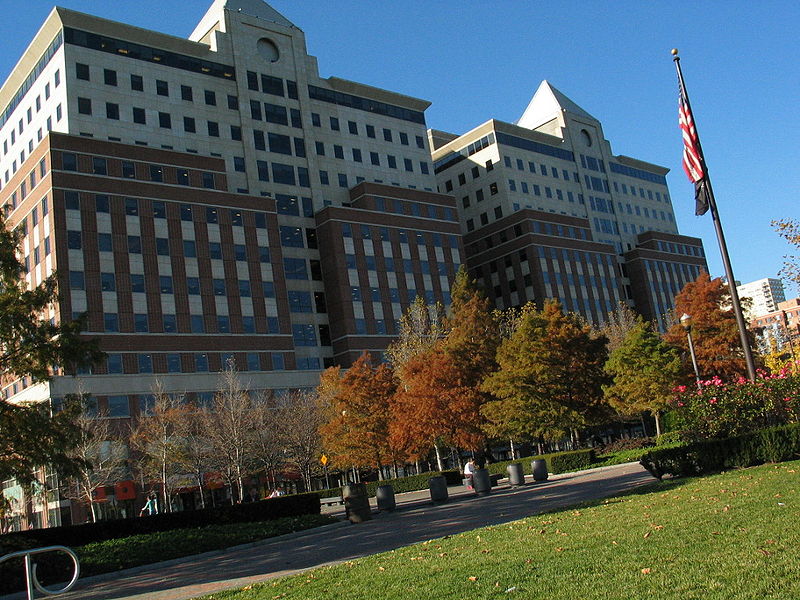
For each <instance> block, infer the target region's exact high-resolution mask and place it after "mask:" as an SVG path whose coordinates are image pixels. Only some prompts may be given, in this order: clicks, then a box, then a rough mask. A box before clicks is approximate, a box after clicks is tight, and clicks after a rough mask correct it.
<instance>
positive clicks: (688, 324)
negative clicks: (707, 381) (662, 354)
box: [681, 313, 703, 390]
mask: <svg viewBox="0 0 800 600" xmlns="http://www.w3.org/2000/svg"><path fill="white" fill-rule="evenodd" d="M681 325H682V326H683V328H684V329H685V330H686V339H687V340H689V354H690V355H691V357H692V367H693V368H694V379H695V381H696V382H697V389H698V390H701V389H703V386H702V384H701V383H700V371H699V370H698V369H697V357H696V356H695V354H694V343H693V342H692V317H691V315H687V314H686V313H683V316H682V317H681Z"/></svg>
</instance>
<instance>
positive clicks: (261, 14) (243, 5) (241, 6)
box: [224, 0, 294, 27]
mask: <svg viewBox="0 0 800 600" xmlns="http://www.w3.org/2000/svg"><path fill="white" fill-rule="evenodd" d="M224 5H225V8H226V9H228V10H232V11H236V12H243V13H245V14H246V15H250V16H251V17H258V18H259V19H264V20H265V21H272V22H273V23H278V24H279V25H285V26H286V27H294V23H292V22H291V21H290V20H289V19H287V18H286V17H284V16H283V15H282V14H281V13H279V12H278V11H277V10H275V9H274V8H272V7H271V6H270V5H269V4H267V3H266V2H264V0H225V1H224Z"/></svg>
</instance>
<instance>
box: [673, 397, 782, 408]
mask: <svg viewBox="0 0 800 600" xmlns="http://www.w3.org/2000/svg"><path fill="white" fill-rule="evenodd" d="M787 400H788V398H787ZM681 406H683V402H678V407H681Z"/></svg>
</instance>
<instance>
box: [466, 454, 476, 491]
mask: <svg viewBox="0 0 800 600" xmlns="http://www.w3.org/2000/svg"><path fill="white" fill-rule="evenodd" d="M474 474H475V459H474V458H470V459H469V460H468V461H467V464H465V465H464V481H465V482H466V484H467V489H468V490H471V489H472V476H473V475H474Z"/></svg>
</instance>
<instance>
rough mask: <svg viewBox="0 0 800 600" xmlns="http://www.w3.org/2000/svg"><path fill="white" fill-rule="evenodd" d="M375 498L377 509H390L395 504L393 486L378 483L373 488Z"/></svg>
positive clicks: (393, 507)
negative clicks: (374, 488)
mask: <svg viewBox="0 0 800 600" xmlns="http://www.w3.org/2000/svg"><path fill="white" fill-rule="evenodd" d="M375 498H376V499H377V500H378V510H386V511H390V510H394V509H395V507H396V506H397V503H396V502H395V499H394V488H393V487H392V486H391V485H379V486H378V488H377V489H376V490H375Z"/></svg>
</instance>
